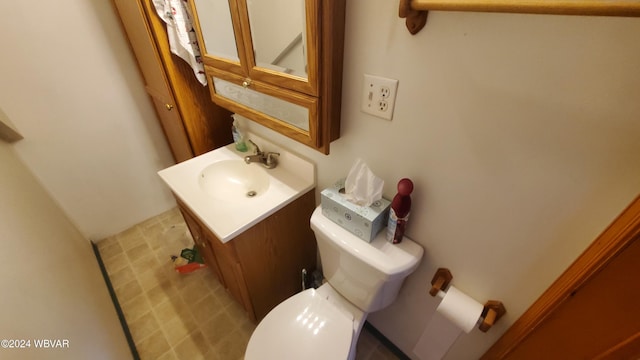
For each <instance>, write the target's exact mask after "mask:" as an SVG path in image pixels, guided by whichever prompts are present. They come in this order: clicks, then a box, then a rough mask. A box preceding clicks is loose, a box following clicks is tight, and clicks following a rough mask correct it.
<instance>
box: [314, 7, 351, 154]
mask: <svg viewBox="0 0 640 360" xmlns="http://www.w3.org/2000/svg"><path fill="white" fill-rule="evenodd" d="M320 11H321V12H322V14H321V16H320V18H321V19H322V22H321V23H320V27H321V29H320V34H321V35H320V36H321V44H320V48H321V50H320V59H321V60H320V64H319V66H320V79H319V81H320V101H321V104H320V114H319V116H318V122H319V124H318V128H319V130H320V136H321V137H322V139H319V140H318V145H319V146H320V148H319V149H318V150H320V151H321V152H323V153H324V154H325V155H328V154H329V147H330V143H331V142H332V141H334V140H336V139H338V138H339V137H340V117H341V114H342V109H341V104H342V69H343V57H344V33H345V30H344V29H345V16H346V1H345V0H326V1H323V2H322V8H321V9H320Z"/></svg>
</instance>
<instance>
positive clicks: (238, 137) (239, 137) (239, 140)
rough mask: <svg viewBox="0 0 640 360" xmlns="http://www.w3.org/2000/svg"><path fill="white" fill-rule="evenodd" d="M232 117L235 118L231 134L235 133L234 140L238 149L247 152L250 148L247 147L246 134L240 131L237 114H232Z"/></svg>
mask: <svg viewBox="0 0 640 360" xmlns="http://www.w3.org/2000/svg"><path fill="white" fill-rule="evenodd" d="M231 118H232V119H233V124H232V125H231V134H232V135H233V142H234V143H235V144H236V145H235V146H236V150H238V151H240V152H246V151H247V150H249V148H248V147H247V143H245V141H244V134H243V133H242V131H240V125H239V124H238V119H236V114H233V115H231Z"/></svg>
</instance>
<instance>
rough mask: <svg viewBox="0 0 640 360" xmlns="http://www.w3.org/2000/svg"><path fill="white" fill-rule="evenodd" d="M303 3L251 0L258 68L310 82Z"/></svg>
mask: <svg viewBox="0 0 640 360" xmlns="http://www.w3.org/2000/svg"><path fill="white" fill-rule="evenodd" d="M304 5H305V3H304V1H303V0H271V1H265V0H248V1H247V10H248V13H249V24H250V27H251V38H252V40H253V51H254V57H255V61H256V65H257V66H259V67H263V68H267V69H271V70H275V71H279V72H283V73H287V74H291V75H295V76H299V77H302V78H307V77H308V76H307V61H306V59H307V57H306V52H305V49H306V44H307V39H306V33H307V32H306V21H305V20H306V16H305V6H304Z"/></svg>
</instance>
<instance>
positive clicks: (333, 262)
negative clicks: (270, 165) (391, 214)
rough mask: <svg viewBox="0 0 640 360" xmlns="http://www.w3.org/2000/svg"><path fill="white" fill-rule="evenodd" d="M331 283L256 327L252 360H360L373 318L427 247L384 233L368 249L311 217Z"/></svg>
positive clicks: (335, 227) (287, 302)
mask: <svg viewBox="0 0 640 360" xmlns="http://www.w3.org/2000/svg"><path fill="white" fill-rule="evenodd" d="M311 228H312V229H313V231H314V232H315V235H316V240H317V242H318V250H319V252H320V260H321V262H322V269H323V272H324V276H325V278H326V280H327V282H326V283H325V284H323V285H322V286H320V287H319V288H318V289H307V290H305V291H302V292H300V293H298V294H296V295H294V296H292V297H290V298H288V299H287V300H285V301H284V302H282V303H280V304H279V305H278V306H276V307H275V308H274V309H273V310H271V312H269V313H268V314H267V316H266V317H265V318H264V319H262V321H261V322H260V324H258V326H257V327H256V329H255V331H254V332H253V335H251V339H250V340H249V345H248V346H247V351H246V353H245V359H246V360H257V359H309V360H312V359H318V360H326V359H355V353H356V351H355V349H356V343H357V342H358V336H359V335H360V330H362V325H363V324H364V321H365V319H366V318H367V315H368V314H369V313H370V312H373V311H378V310H380V309H382V308H384V307H386V306H388V305H389V304H391V303H392V302H393V301H394V300H395V299H396V296H397V295H398V291H399V290H400V287H401V286H402V283H403V281H404V279H405V278H406V277H407V276H408V275H409V274H411V273H412V272H413V271H414V270H415V269H416V268H417V267H418V264H419V263H420V259H421V258H422V253H423V250H422V247H420V246H419V245H418V244H416V243H415V242H413V241H411V240H409V239H408V238H404V239H403V240H402V242H401V243H399V244H391V243H389V242H387V241H386V239H385V232H384V231H382V232H381V233H380V234H378V236H377V237H376V238H375V239H374V240H373V241H372V242H371V243H367V242H365V241H363V240H361V239H359V238H357V237H356V236H354V235H352V234H351V233H349V232H348V231H347V230H345V229H343V228H342V227H340V226H339V225H337V224H336V223H334V222H333V221H331V220H329V219H328V218H326V217H325V216H324V215H322V209H321V207H317V208H316V209H315V211H314V212H313V215H311Z"/></svg>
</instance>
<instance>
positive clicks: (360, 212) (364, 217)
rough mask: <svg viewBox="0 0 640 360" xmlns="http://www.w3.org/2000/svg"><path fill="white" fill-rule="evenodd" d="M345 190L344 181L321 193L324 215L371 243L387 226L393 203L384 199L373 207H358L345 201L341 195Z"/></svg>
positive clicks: (372, 205)
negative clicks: (390, 207) (341, 191)
mask: <svg viewBox="0 0 640 360" xmlns="http://www.w3.org/2000/svg"><path fill="white" fill-rule="evenodd" d="M343 188H344V179H342V180H340V181H338V182H337V183H335V184H334V185H333V186H332V187H329V188H326V189H324V190H322V191H321V192H320V195H321V198H320V204H321V206H322V214H323V215H324V216H326V217H327V218H329V219H331V220H332V221H333V222H335V223H336V224H338V225H340V226H342V227H343V228H345V229H347V230H348V231H349V232H351V233H353V234H354V235H356V236H357V237H359V238H360V239H362V240H364V241H366V242H371V240H373V239H374V238H375V237H376V235H378V233H379V232H380V230H382V229H384V228H385V226H387V220H388V219H389V206H390V205H391V201H389V200H387V199H384V198H383V199H380V200H378V201H375V202H374V203H373V204H371V206H358V205H356V204H354V203H352V202H350V201H348V200H347V199H345V197H344V194H341V193H340V189H343ZM343 191H344V190H343Z"/></svg>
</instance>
